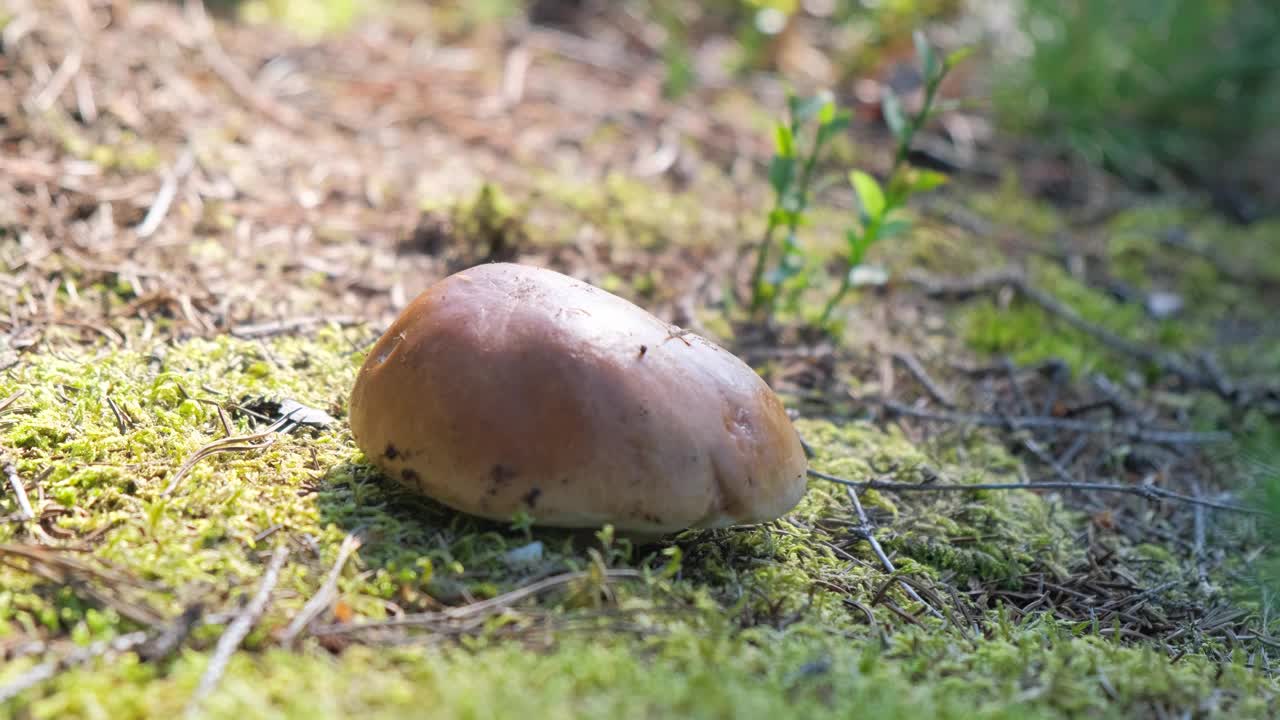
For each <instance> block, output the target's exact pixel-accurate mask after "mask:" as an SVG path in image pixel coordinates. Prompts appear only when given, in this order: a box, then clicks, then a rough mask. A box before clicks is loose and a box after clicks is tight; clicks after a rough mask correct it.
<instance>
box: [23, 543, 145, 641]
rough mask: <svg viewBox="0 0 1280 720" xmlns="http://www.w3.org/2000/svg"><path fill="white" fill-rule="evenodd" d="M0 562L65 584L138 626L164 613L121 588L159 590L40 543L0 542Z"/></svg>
mask: <svg viewBox="0 0 1280 720" xmlns="http://www.w3.org/2000/svg"><path fill="white" fill-rule="evenodd" d="M0 565H5V566H8V567H11V568H13V569H15V570H18V571H20V572H27V573H31V574H32V575H36V576H38V577H41V578H44V579H45V580H48V581H50V582H53V583H59V584H62V585H69V586H71V587H72V589H73V590H75V591H76V592H77V593H80V594H83V595H86V596H88V597H89V598H91V599H92V600H94V601H95V602H97V603H99V604H101V605H103V606H104V607H109V608H111V609H113V610H115V611H116V612H117V613H119V615H120V617H123V618H127V619H129V620H132V621H133V622H136V623H138V624H139V625H146V626H149V627H150V626H155V625H158V624H160V623H162V622H164V616H163V615H161V614H160V613H159V612H157V611H156V610H155V609H154V608H152V607H151V606H150V605H149V604H147V603H146V602H144V601H143V600H141V599H140V598H137V597H128V596H127V595H126V593H125V588H135V589H150V590H160V589H163V588H161V587H159V586H157V585H155V584H149V583H144V582H142V581H140V580H138V579H136V578H133V577H131V576H129V575H126V574H124V573H121V572H116V571H113V570H110V569H106V568H102V567H98V566H95V565H91V564H89V563H87V562H85V561H83V560H80V559H79V558H77V557H75V556H74V555H70V554H68V553H65V552H57V551H54V550H52V549H50V548H47V547H44V546H40V545H20V544H5V545H0Z"/></svg>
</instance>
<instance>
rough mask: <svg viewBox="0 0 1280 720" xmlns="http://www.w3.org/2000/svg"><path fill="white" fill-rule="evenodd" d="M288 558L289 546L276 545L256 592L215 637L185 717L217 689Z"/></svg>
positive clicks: (191, 714)
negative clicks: (228, 664)
mask: <svg viewBox="0 0 1280 720" xmlns="http://www.w3.org/2000/svg"><path fill="white" fill-rule="evenodd" d="M288 559H289V547H288V546H287V545H280V546H279V547H277V548H276V549H275V552H274V553H272V554H271V562H270V563H268V565H267V569H266V571H265V572H264V573H263V574H262V582H261V583H259V584H258V591H257V592H256V593H254V596H253V599H251V600H250V601H249V604H248V605H246V606H245V608H244V610H243V611H242V612H241V613H240V614H239V615H237V616H236V618H235V620H232V621H231V624H230V625H228V626H227V629H226V631H225V632H223V633H222V637H220V638H218V644H217V646H216V647H215V648H214V651H213V657H211V658H209V666H208V667H206V668H205V671H204V675H202V676H201V677H200V684H199V685H197V686H196V691H195V693H193V694H192V696H191V700H190V701H189V702H188V703H187V711H186V716H187V717H194V716H195V715H196V714H197V713H198V712H199V709H200V703H201V702H202V701H203V700H204V699H205V697H207V696H208V695H209V693H211V692H213V689H214V688H215V687H217V685H218V681H219V680H221V679H222V673H224V672H225V671H226V669H227V663H228V662H229V661H230V660H231V656H232V655H233V654H234V653H235V651H236V649H237V648H239V647H240V643H242V642H244V639H245V637H246V636H247V635H248V634H249V631H250V630H252V629H253V626H254V624H256V623H257V622H258V619H259V618H260V617H262V613H263V612H265V611H266V609H267V601H269V600H270V599H271V591H272V590H274V589H275V586H276V583H277V582H278V581H279V580H280V570H281V568H283V567H284V563H285V561H286V560H288Z"/></svg>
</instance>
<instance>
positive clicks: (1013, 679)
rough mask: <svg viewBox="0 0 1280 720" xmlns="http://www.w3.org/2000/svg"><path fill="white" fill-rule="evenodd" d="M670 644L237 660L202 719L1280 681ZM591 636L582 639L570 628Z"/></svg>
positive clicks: (860, 649) (1164, 688)
mask: <svg viewBox="0 0 1280 720" xmlns="http://www.w3.org/2000/svg"><path fill="white" fill-rule="evenodd" d="M686 614H687V615H688V619H686V620H685V621H683V622H682V623H681V625H680V626H679V627H678V628H676V629H674V630H673V631H672V632H670V633H668V634H666V635H661V636H658V635H654V636H650V637H646V638H641V639H604V640H588V639H586V638H584V637H582V636H575V637H572V638H568V639H566V640H564V641H563V642H560V643H557V644H556V645H555V646H554V647H552V648H550V649H542V648H521V647H519V646H516V645H511V644H494V643H477V644H476V645H475V646H474V647H469V648H467V649H447V648H415V649H381V650H374V649H366V648H353V649H350V650H347V651H346V652H345V653H344V654H343V655H342V656H340V657H337V658H334V657H331V656H328V655H325V654H320V653H314V652H313V653H306V654H291V653H286V652H282V651H270V652H267V653H264V654H262V655H260V656H249V655H240V656H237V658H236V659H235V661H234V662H233V663H232V664H231V667H230V669H229V672H228V675H227V677H226V678H225V679H224V683H223V687H224V690H223V692H221V693H220V694H219V695H218V696H216V697H215V698H214V699H212V700H211V701H210V702H209V703H208V704H207V705H206V709H207V717H211V718H242V717H264V716H271V717H284V718H341V717H370V718H382V717H386V718H392V717H404V716H405V715H406V713H408V714H417V713H422V712H430V713H431V716H432V717H440V718H497V717H528V718H569V717H610V718H613V717H616V718H635V719H637V720H639V719H641V718H651V717H691V718H765V717H816V718H828V717H830V718H846V717H849V716H850V712H851V711H854V709H856V712H857V713H858V715H859V716H866V717H875V718H884V719H885V720H899V719H902V720H906V719H909V718H919V717H936V718H943V719H948V718H955V719H956V720H960V719H962V718H966V719H967V718H992V719H994V718H1008V719H1009V720H1013V719H1015V718H1016V719H1018V720H1021V719H1023V718H1036V719H1038V718H1057V717H1066V716H1077V717H1098V718H1111V717H1114V718H1121V717H1133V716H1134V714H1135V713H1143V712H1149V710H1148V708H1149V707H1150V705H1149V704H1148V703H1153V702H1154V703H1157V704H1161V705H1163V706H1166V707H1192V708H1202V709H1203V711H1204V712H1205V713H1207V714H1209V715H1212V716H1217V715H1221V716H1224V717H1227V716H1229V717H1241V718H1249V717H1259V718H1260V717H1266V716H1267V715H1268V712H1269V711H1268V705H1269V702H1270V701H1269V698H1270V697H1271V696H1272V695H1273V694H1274V692H1275V687H1274V686H1273V685H1271V684H1270V683H1268V682H1266V681H1264V680H1262V679H1261V678H1260V677H1259V676H1258V675H1256V674H1253V673H1250V672H1248V671H1246V670H1243V669H1242V668H1240V667H1237V666H1234V665H1229V666H1227V667H1225V668H1223V669H1222V670H1221V671H1219V669H1218V668H1216V667H1213V666H1211V665H1208V664H1206V663H1204V662H1202V661H1201V660H1199V659H1198V658H1194V657H1192V658H1184V659H1183V660H1181V661H1180V662H1178V663H1176V664H1170V663H1169V662H1168V661H1167V660H1166V659H1165V658H1164V657H1162V656H1161V655H1160V654H1159V653H1157V652H1155V651H1152V650H1144V649H1136V648H1124V647H1119V646H1116V645H1114V644H1111V643H1109V642H1107V641H1103V640H1099V639H1097V638H1096V637H1079V636H1076V635H1074V634H1073V633H1072V631H1071V630H1069V629H1067V628H1063V627H1061V626H1058V625H1054V624H1053V623H1051V622H1048V621H1046V622H1041V623H1035V624H1031V625H1028V626H1024V627H1020V628H1008V627H1003V628H1001V627H997V628H996V629H995V630H994V631H993V633H992V636H991V637H990V638H988V639H984V640H982V641H980V642H978V643H976V644H972V645H964V644H960V645H957V644H956V643H954V641H952V640H950V639H947V638H944V637H941V636H939V635H937V634H934V633H929V632H926V631H919V630H904V631H902V632H901V633H900V634H898V635H896V636H895V638H894V640H893V641H892V642H890V643H889V644H888V646H887V647H881V646H879V645H878V644H876V643H874V642H872V641H870V640H857V639H849V638H844V637H839V636H832V635H830V634H828V633H826V632H825V631H824V630H823V629H821V628H815V627H812V626H807V625H802V626H792V627H791V628H789V629H788V630H785V631H775V630H772V629H768V628H753V629H748V630H744V631H741V632H738V633H736V634H732V635H731V634H729V633H728V632H727V631H726V630H725V629H724V628H721V627H716V626H715V625H714V624H712V625H711V626H710V627H708V626H707V625H706V624H704V623H700V622H699V619H700V616H699V614H698V613H696V611H689V612H688V613H686ZM583 635H586V633H583ZM203 665H204V658H203V657H202V656H201V655H199V654H196V653H191V654H188V655H184V656H183V657H181V658H180V659H178V660H177V661H175V662H174V663H173V664H172V666H171V667H170V668H169V671H168V673H167V674H166V675H165V676H164V677H160V678H157V677H156V674H155V671H154V670H153V669H152V668H149V667H147V666H144V665H140V664H137V663H136V662H132V661H125V662H121V663H114V664H112V665H110V666H105V667H99V668H94V669H92V670H87V671H78V672H71V673H67V674H66V675H64V676H62V677H61V678H59V679H58V681H57V689H58V690H59V691H60V692H57V693H56V694H52V695H50V696H49V697H47V698H46V699H43V700H39V701H37V702H35V703H34V704H33V705H32V706H31V715H32V717H36V718H65V717H111V718H121V719H122V720H123V719H126V718H145V717H155V716H156V715H163V714H172V713H175V712H178V711H180V710H181V709H182V707H183V704H184V703H185V701H186V698H187V697H188V696H189V694H190V692H191V691H192V689H193V688H194V686H195V683H196V681H197V679H198V677H199V675H200V673H201V671H202V670H203Z"/></svg>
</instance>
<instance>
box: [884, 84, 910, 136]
mask: <svg viewBox="0 0 1280 720" xmlns="http://www.w3.org/2000/svg"><path fill="white" fill-rule="evenodd" d="M880 111H881V113H883V115H884V124H885V125H887V126H889V132H891V133H893V136H894V137H895V138H897V139H898V140H899V141H901V140H903V139H904V137H905V135H906V134H907V116H906V115H905V114H903V112H902V101H901V100H899V99H898V96H897V95H895V94H894V93H893V91H892V90H890V89H889V88H887V87H886V88H885V89H884V97H882V98H881V99H880Z"/></svg>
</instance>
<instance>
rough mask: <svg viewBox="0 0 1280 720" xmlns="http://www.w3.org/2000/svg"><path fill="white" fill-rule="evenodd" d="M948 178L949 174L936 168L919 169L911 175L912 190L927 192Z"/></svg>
mask: <svg viewBox="0 0 1280 720" xmlns="http://www.w3.org/2000/svg"><path fill="white" fill-rule="evenodd" d="M947 180H948V178H947V176H946V175H944V174H942V173H940V172H937V171H934V170H917V171H916V172H915V173H913V174H912V177H911V191H912V192H927V191H929V190H932V189H934V188H936V187H938V186H939V185H943V184H944V183H946V182H947Z"/></svg>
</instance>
